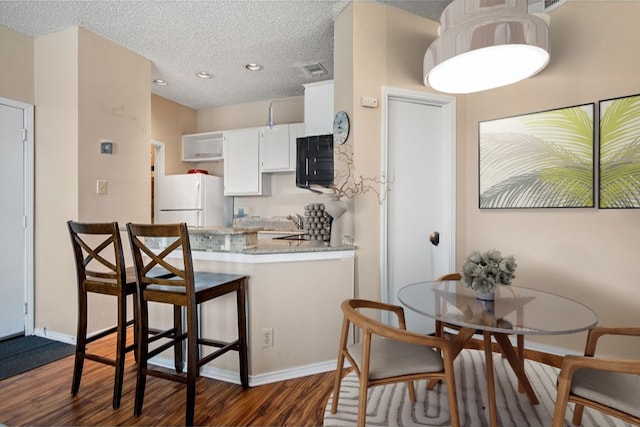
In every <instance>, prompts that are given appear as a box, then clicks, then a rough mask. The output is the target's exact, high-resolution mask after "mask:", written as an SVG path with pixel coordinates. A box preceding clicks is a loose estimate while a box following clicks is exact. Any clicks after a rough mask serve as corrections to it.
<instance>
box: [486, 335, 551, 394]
mask: <svg viewBox="0 0 640 427" xmlns="http://www.w3.org/2000/svg"><path fill="white" fill-rule="evenodd" d="M493 336H494V337H495V339H496V342H497V343H498V345H499V346H500V348H501V349H502V354H504V356H505V357H506V358H507V361H508V362H509V364H510V365H511V369H513V372H514V373H515V374H516V376H517V377H518V381H519V384H522V387H523V388H524V391H525V393H527V396H529V400H530V401H531V403H532V404H534V405H537V404H538V403H540V402H539V401H538V397H537V396H536V392H535V391H534V390H533V387H532V386H531V383H530V382H529V378H527V374H526V372H525V371H524V359H521V360H519V359H518V356H517V355H516V352H515V351H514V350H513V346H512V345H511V341H510V340H509V336H508V335H506V334H497V333H494V334H493Z"/></svg>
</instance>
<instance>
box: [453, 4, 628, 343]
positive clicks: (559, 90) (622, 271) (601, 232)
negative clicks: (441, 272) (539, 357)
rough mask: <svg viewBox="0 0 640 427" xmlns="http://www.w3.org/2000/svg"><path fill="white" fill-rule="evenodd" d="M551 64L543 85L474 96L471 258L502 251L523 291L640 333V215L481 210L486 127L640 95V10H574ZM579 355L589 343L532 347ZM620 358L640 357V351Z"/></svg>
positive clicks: (561, 20)
mask: <svg viewBox="0 0 640 427" xmlns="http://www.w3.org/2000/svg"><path fill="white" fill-rule="evenodd" d="M550 15H551V27H550V32H551V62H550V63H549V66H548V67H547V68H546V69H545V70H544V71H543V72H542V73H541V74H539V75H538V76H536V77H534V78H532V79H529V80H527V81H524V82H521V83H518V84H515V85H512V86H509V87H505V88H501V89H496V90H492V91H488V92H486V93H478V94H474V95H469V96H468V99H467V101H468V108H467V114H468V116H467V120H466V122H465V127H466V132H465V133H464V134H461V138H464V144H465V145H466V146H467V156H466V169H467V171H468V173H467V178H466V198H467V200H468V202H469V204H468V207H467V210H466V212H467V233H466V234H467V239H468V245H467V247H466V250H467V251H471V250H473V249H490V248H494V247H495V248H497V249H500V250H502V251H503V252H505V253H508V254H513V255H514V256H515V258H516V260H517V262H518V272H517V279H516V281H517V282H518V283H519V284H522V285H526V286H530V287H534V288H537V289H542V290H547V291H551V292H555V293H558V294H561V295H564V296H567V297H570V298H575V299H576V300H578V301H580V302H583V303H585V304H587V305H588V306H590V307H591V308H592V309H593V310H594V311H595V312H596V313H597V314H598V316H599V318H600V323H602V324H608V325H631V324H635V325H638V323H639V320H640V317H639V316H638V307H639V306H638V301H640V287H638V278H637V268H636V264H637V258H638V255H639V254H640V246H639V245H638V242H640V215H639V212H638V211H637V210H599V209H522V210H500V211H499V210H480V209H478V207H477V206H478V134H477V129H478V127H477V125H478V122H479V121H482V120H489V119H494V118H500V117H507V116H512V115H515V114H524V113H529V112H535V111H541V110H546V109H552V108H559V107H566V106H572V105H576V104H582V103H590V102H596V103H597V102H598V101H599V100H603V99H607V98H612V97H618V96H624V95H633V94H638V93H640V26H638V23H639V22H640V2H625V1H620V2H605V1H600V2H582V1H577V2H568V3H566V4H564V5H563V6H561V7H559V8H557V9H555V10H553V11H552V12H551V13H550ZM531 341H538V342H542V343H545V344H550V345H554V346H558V347H564V348H572V349H579V348H581V347H582V346H583V345H584V344H583V343H584V334H575V335H569V336H560V337H557V339H550V338H544V339H543V338H539V339H538V338H535V339H534V338H532V339H531ZM611 351H612V352H616V353H621V354H629V355H631V354H634V353H635V355H637V354H638V352H639V351H640V345H638V344H636V345H635V347H634V346H627V347H626V348H624V347H623V346H614V345H612V347H611Z"/></svg>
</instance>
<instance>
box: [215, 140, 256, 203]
mask: <svg viewBox="0 0 640 427" xmlns="http://www.w3.org/2000/svg"><path fill="white" fill-rule="evenodd" d="M261 178H262V173H261V171H260V129H259V128H251V129H239V130H234V131H228V132H224V194H225V196H243V195H245V196H246V195H260V194H262V179H261Z"/></svg>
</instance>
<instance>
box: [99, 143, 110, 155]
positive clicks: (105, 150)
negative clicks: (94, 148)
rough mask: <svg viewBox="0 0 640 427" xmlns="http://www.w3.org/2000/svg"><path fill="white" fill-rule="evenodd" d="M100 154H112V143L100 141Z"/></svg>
mask: <svg viewBox="0 0 640 427" xmlns="http://www.w3.org/2000/svg"><path fill="white" fill-rule="evenodd" d="M100 153H101V154H113V142H111V141H102V142H100Z"/></svg>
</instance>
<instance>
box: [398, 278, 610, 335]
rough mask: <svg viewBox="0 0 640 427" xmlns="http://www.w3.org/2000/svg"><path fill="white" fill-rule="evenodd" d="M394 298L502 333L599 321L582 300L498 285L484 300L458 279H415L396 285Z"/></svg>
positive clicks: (546, 331) (559, 330)
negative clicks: (493, 296) (402, 285)
mask: <svg viewBox="0 0 640 427" xmlns="http://www.w3.org/2000/svg"><path fill="white" fill-rule="evenodd" d="M398 299H399V300H400V302H401V303H402V304H404V305H405V306H406V307H408V308H409V309H411V310H413V311H416V312H418V313H420V314H423V315H425V316H428V317H431V318H434V319H436V320H440V321H443V322H446V323H449V324H452V325H457V326H462V327H468V328H474V329H476V330H485V331H491V332H498V333H505V334H520V335H559V334H571V333H574V332H580V331H584V330H586V329H589V328H591V327H593V326H595V324H596V323H597V322H598V316H596V314H595V313H594V312H593V310H591V309H590V308H589V307H587V306H585V305H584V304H581V303H579V302H577V301H574V300H571V299H569V298H565V297H562V296H560V295H555V294H552V293H549V292H543V291H538V290H535V289H530V288H524V287H520V286H504V285H500V286H498V287H497V288H496V290H495V300H494V301H483V300H480V299H478V298H476V295H475V291H473V290H472V289H470V288H468V287H467V286H466V285H465V284H464V283H463V282H461V281H431V282H419V283H414V284H411V285H407V286H405V287H404V288H402V289H400V291H398Z"/></svg>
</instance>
